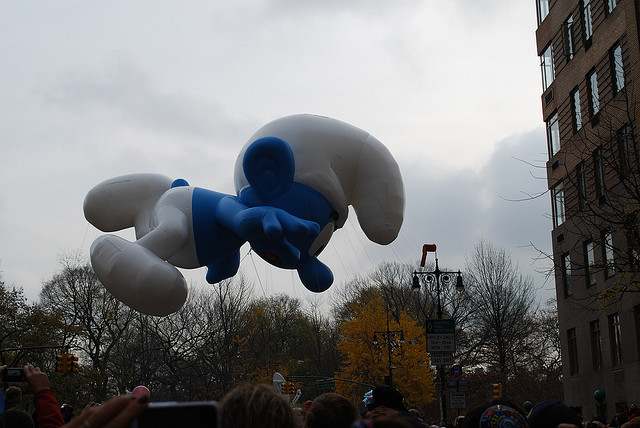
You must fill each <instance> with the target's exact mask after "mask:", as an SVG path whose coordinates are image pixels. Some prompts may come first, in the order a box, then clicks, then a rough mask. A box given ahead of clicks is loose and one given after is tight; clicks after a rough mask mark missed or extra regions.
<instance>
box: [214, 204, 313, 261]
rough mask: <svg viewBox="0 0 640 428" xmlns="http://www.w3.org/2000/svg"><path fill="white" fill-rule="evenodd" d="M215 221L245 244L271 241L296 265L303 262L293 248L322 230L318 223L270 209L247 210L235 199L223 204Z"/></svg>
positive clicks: (297, 251)
mask: <svg viewBox="0 0 640 428" xmlns="http://www.w3.org/2000/svg"><path fill="white" fill-rule="evenodd" d="M216 219H217V220H218V222H219V223H220V224H221V225H222V226H224V227H226V228H227V229H228V230H230V231H232V232H233V233H234V234H235V235H236V236H238V237H239V238H240V239H242V240H245V241H249V242H256V241H262V240H268V241H271V242H273V243H275V244H277V246H278V248H279V249H280V250H281V251H282V252H283V254H286V255H288V258H292V259H293V260H295V261H297V260H300V250H298V248H297V247H296V246H295V245H293V244H298V245H301V244H302V242H303V241H304V240H305V239H309V238H310V237H311V238H313V237H315V236H316V235H317V234H318V233H319V232H320V226H319V225H318V224H317V223H315V222H312V221H307V220H302V219H300V218H298V217H295V216H293V215H291V214H289V213H287V212H286V211H283V210H281V209H279V208H274V207H270V206H258V207H247V206H246V205H244V204H242V203H240V202H238V200H237V199H236V198H234V197H232V196H227V197H225V198H223V199H222V200H221V201H220V203H219V204H218V207H217V211H216ZM292 243H293V244H292Z"/></svg>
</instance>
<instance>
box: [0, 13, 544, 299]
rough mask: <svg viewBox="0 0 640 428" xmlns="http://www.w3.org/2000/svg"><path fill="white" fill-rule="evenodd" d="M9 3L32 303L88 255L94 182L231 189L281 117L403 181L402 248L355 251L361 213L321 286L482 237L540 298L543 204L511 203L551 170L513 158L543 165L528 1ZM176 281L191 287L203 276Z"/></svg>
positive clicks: (302, 293) (8, 269)
mask: <svg viewBox="0 0 640 428" xmlns="http://www.w3.org/2000/svg"><path fill="white" fill-rule="evenodd" d="M2 9H3V10H2V14H1V15H0V36H1V37H0V52H2V55H0V94H2V95H1V96H0V145H1V149H2V150H1V152H0V178H1V179H2V183H3V186H2V187H1V188H0V270H1V271H2V277H3V278H4V280H5V281H7V282H8V283H10V284H15V285H19V286H22V287H24V289H25V291H26V293H27V295H28V296H29V297H30V298H35V297H37V294H38V291H39V288H40V285H41V283H42V281H44V280H46V279H47V278H49V277H50V276H51V275H52V274H53V273H54V272H55V271H56V269H58V266H59V265H58V261H59V259H60V257H61V256H62V255H64V254H69V253H74V252H80V253H84V254H85V255H86V254H87V252H88V248H89V246H90V244H91V242H92V241H93V239H95V238H96V237H97V236H98V235H99V234H100V232H99V231H97V230H96V229H95V228H93V227H92V226H90V225H88V223H87V222H86V220H85V219H84V217H83V214H82V202H83V198H84V195H85V194H86V192H87V191H88V190H89V189H90V188H91V187H92V186H94V185H95V184H97V183H98V182H100V181H102V180H104V179H107V178H110V177H113V176H117V175H121V174H125V173H131V172H158V173H163V174H166V175H169V176H172V177H183V178H186V179H187V180H188V181H189V182H190V183H191V184H194V185H198V186H201V187H207V188H211V189H215V190H218V191H224V192H229V193H231V192H233V184H232V183H233V164H234V161H235V158H236V156H237V153H238V151H239V149H240V148H241V147H242V145H243V144H244V142H245V141H246V139H247V138H248V137H249V136H250V135H251V134H252V133H253V132H254V131H255V130H256V129H257V128H259V127H260V126H261V125H263V124H265V123H266V122H268V121H270V120H273V119H275V118H278V117H281V116H284V115H288V114H292V113H315V114H321V115H326V116H331V117H335V118H338V119H341V120H344V121H347V122H350V123H352V124H354V125H356V126H358V127H361V128H363V129H365V130H366V131H368V132H370V133H372V134H373V135H375V136H376V137H377V138H378V139H379V140H380V141H382V142H383V143H385V144H386V145H387V146H388V147H389V149H390V150H391V152H392V153H393V154H394V156H395V157H396V159H397V160H398V163H399V164H400V168H401V171H402V173H403V176H404V180H405V188H406V198H407V207H406V208H407V209H406V221H405V224H404V226H403V230H402V232H401V234H400V237H399V239H398V240H397V241H396V242H395V243H393V244H392V245H390V246H387V247H381V246H377V245H375V244H373V243H370V242H368V241H367V239H366V237H365V236H364V234H363V233H362V231H361V230H360V228H359V226H358V224H357V219H356V218H355V216H352V217H350V220H349V222H348V223H347V224H346V226H345V228H344V229H343V230H341V231H339V232H338V233H337V234H336V235H334V238H333V240H332V242H331V243H330V244H329V246H328V248H327V249H326V250H325V253H324V254H323V256H322V257H321V258H322V259H323V260H324V261H325V262H326V263H328V264H329V265H330V266H331V267H332V268H333V269H334V272H335V275H336V285H335V286H334V287H339V285H340V283H341V282H343V281H345V280H348V279H349V278H350V277H352V276H353V275H354V274H355V273H365V272H367V271H369V270H370V269H371V268H372V267H373V266H374V265H375V264H377V263H379V262H380V261H383V260H394V259H396V260H402V261H412V260H416V259H417V258H418V256H419V252H420V247H421V245H422V243H424V242H436V243H437V244H438V247H439V255H440V259H441V262H442V263H443V264H446V265H447V266H450V267H456V268H457V267H461V266H462V264H463V263H464V260H465V256H466V255H467V254H468V253H470V251H471V250H472V248H473V245H474V244H475V243H476V242H477V240H478V239H480V238H483V237H484V238H486V239H489V240H491V241H493V242H494V243H496V244H497V245H499V246H503V247H505V248H507V249H508V250H510V251H511V252H512V253H513V255H514V257H515V258H516V259H517V261H518V263H519V265H520V267H521V268H522V270H523V271H525V272H526V273H528V274H531V275H534V277H535V280H536V284H537V287H539V288H544V287H546V288H550V287H551V285H550V284H546V285H545V284H544V277H543V276H542V275H539V274H537V273H536V270H537V269H540V268H541V266H540V265H537V266H536V265H534V264H532V259H533V258H534V257H535V256H536V253H535V251H533V250H532V249H530V248H527V247H526V246H527V244H528V243H529V242H530V241H533V242H534V243H536V245H539V246H540V247H542V248H548V247H549V246H550V243H549V236H550V229H551V220H550V218H549V211H550V207H549V198H548V196H545V197H543V198H540V199H538V200H534V201H527V202H510V201H509V199H517V198H521V197H523V193H522V192H529V193H537V192H540V191H544V189H545V180H544V178H535V177H536V176H538V177H543V176H544V170H543V169H536V168H532V167H530V166H528V165H527V164H525V163H523V162H521V161H519V160H517V159H524V160H527V161H529V162H534V163H536V162H537V163H541V162H544V160H545V159H546V143H545V139H544V130H543V127H542V118H541V113H540V94H541V84H540V73H539V65H538V58H537V55H536V49H535V36H534V31H535V23H536V17H535V15H536V13H535V6H534V2H533V1H532V0H518V1H513V0H482V1H477V0H451V1H446V2H442V1H436V0H393V1H383V0H323V1H319V0H313V1H312V0H246V1H245V0H238V1H233V2H222V1H214V2H204V1H189V2H164V1H157V0H154V1H151V0H149V1H136V2H131V1H108V2H87V1H80V0H74V1H64V0H63V1H56V2H39V1H31V0H21V1H19V2H6V3H5V4H4V5H3V8H2ZM516 158H517V159H516ZM124 236H131V234H125V235H124ZM245 253H246V248H245V249H243V250H242V254H243V255H244V254H245ZM252 261H254V262H255V264H256V267H255V269H254V266H253V263H252ZM241 269H242V271H243V272H244V273H245V274H246V275H247V276H248V277H249V278H252V279H253V280H257V278H256V273H255V272H256V271H257V272H258V276H259V277H260V282H261V283H262V287H257V292H258V293H259V294H262V293H263V291H262V288H264V293H267V294H268V293H272V292H283V291H284V292H287V293H290V294H292V295H294V296H297V297H301V298H306V297H307V296H308V295H309V293H307V292H306V290H305V289H304V288H303V286H302V285H301V283H300V282H299V280H298V279H297V275H292V274H291V273H290V272H286V271H278V269H277V268H275V267H271V266H269V265H267V264H266V263H264V262H262V261H261V260H260V259H259V258H257V257H255V258H253V259H252V258H251V257H248V258H247V259H245V260H244V261H243V263H242V266H241ZM187 277H188V278H189V279H192V280H196V281H199V282H204V281H203V278H204V270H197V271H193V272H188V273H187ZM541 293H542V294H541V295H544V296H547V295H550V292H549V291H547V292H544V291H541ZM545 293H546V294H545ZM328 297H330V293H329V294H327V296H324V297H323V299H324V300H325V301H326V300H327V298H328Z"/></svg>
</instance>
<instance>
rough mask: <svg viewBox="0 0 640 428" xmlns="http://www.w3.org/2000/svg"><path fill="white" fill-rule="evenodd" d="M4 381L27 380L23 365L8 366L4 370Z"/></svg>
mask: <svg viewBox="0 0 640 428" xmlns="http://www.w3.org/2000/svg"><path fill="white" fill-rule="evenodd" d="M1 377H2V381H3V382H8V383H11V382H25V381H26V380H27V378H26V377H25V375H24V369H23V368H22V367H6V368H5V369H4V371H3V372H2V376H1Z"/></svg>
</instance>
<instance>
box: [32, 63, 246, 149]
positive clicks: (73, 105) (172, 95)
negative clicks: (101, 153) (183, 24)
mask: <svg viewBox="0 0 640 428" xmlns="http://www.w3.org/2000/svg"><path fill="white" fill-rule="evenodd" d="M176 83H178V82H176ZM43 96H44V99H45V101H47V102H48V103H49V104H50V105H51V106H52V107H58V108H62V109H66V110H69V111H71V112H73V113H74V114H76V115H78V114H79V115H87V114H90V113H97V114H110V115H113V116H115V117H114V120H115V121H117V122H119V123H121V124H122V123H127V122H128V123H130V124H132V125H133V126H139V127H142V128H144V129H148V130H151V131H153V132H156V133H159V134H164V133H172V134H175V135H177V136H186V137H196V138H200V139H206V140H208V141H213V142H218V143H220V142H223V141H220V140H221V138H223V137H228V136H237V130H238V128H241V126H239V125H238V124H237V123H235V122H234V120H233V119H231V118H230V117H228V113H227V112H226V111H225V110H224V109H223V108H221V107H220V106H219V105H217V104H215V103H214V102H212V100H211V98H210V97H208V98H204V97H202V96H192V95H190V94H188V93H185V92H184V91H183V90H182V89H181V88H180V87H177V88H172V89H169V88H166V87H165V88H161V87H158V86H157V85H154V83H153V81H152V79H151V77H150V76H149V75H148V74H147V73H145V72H143V71H142V70H141V69H140V68H138V67H137V66H135V65H134V64H133V63H132V62H131V61H129V60H125V59H120V60H118V61H113V62H112V63H111V64H107V65H106V66H105V67H100V68H99V69H97V70H85V71H83V72H79V71H76V70H74V71H66V72H65V73H64V74H61V75H60V76H59V77H58V79H57V80H56V81H55V83H53V84H52V85H51V86H50V87H49V88H47V89H45V91H44V94H43Z"/></svg>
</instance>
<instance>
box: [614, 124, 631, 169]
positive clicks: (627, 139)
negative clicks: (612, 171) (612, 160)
mask: <svg viewBox="0 0 640 428" xmlns="http://www.w3.org/2000/svg"><path fill="white" fill-rule="evenodd" d="M616 142H617V144H618V167H619V169H620V175H621V176H622V177H625V176H626V175H627V174H628V173H629V171H630V170H631V159H632V157H633V156H634V154H635V147H634V146H635V145H634V140H633V128H632V127H631V125H629V124H626V125H624V126H623V127H622V128H620V129H618V130H617V131H616Z"/></svg>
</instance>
